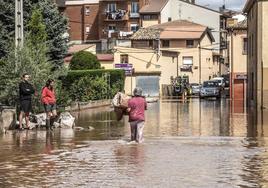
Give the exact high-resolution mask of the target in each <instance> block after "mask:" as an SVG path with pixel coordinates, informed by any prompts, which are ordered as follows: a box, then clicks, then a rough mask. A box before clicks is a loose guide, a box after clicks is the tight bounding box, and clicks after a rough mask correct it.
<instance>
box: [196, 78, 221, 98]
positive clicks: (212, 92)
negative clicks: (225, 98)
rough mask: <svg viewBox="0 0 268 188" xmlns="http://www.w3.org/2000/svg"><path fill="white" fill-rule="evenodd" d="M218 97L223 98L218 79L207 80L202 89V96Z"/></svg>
mask: <svg viewBox="0 0 268 188" xmlns="http://www.w3.org/2000/svg"><path fill="white" fill-rule="evenodd" d="M207 97H216V98H217V99H220V98H221V86H220V85H219V82H218V80H210V81H205V82H204V83H203V85H202V87H201V89H200V98H201V99H202V98H207Z"/></svg>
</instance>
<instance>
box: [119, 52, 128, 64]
mask: <svg viewBox="0 0 268 188" xmlns="http://www.w3.org/2000/svg"><path fill="white" fill-rule="evenodd" d="M120 63H122V64H128V55H127V54H123V55H120Z"/></svg>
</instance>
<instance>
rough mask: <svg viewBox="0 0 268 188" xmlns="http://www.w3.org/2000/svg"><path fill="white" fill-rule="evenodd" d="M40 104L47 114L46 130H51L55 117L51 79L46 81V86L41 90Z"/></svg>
mask: <svg viewBox="0 0 268 188" xmlns="http://www.w3.org/2000/svg"><path fill="white" fill-rule="evenodd" d="M42 103H43V104H44V108H45V112H46V114H47V117H46V128H47V129H49V128H50V129H53V123H54V121H55V119H56V116H57V111H56V96H55V91H54V80H53V79H48V81H47V82H46V86H45V87H44V88H43V89H42Z"/></svg>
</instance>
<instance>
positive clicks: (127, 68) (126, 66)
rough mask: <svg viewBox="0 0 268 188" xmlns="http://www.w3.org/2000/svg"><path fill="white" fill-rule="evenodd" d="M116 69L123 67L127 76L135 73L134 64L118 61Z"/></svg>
mask: <svg viewBox="0 0 268 188" xmlns="http://www.w3.org/2000/svg"><path fill="white" fill-rule="evenodd" d="M115 68H116V69H123V70H124V71H125V75H126V76H130V75H132V73H133V65H132V64H127V63H120V64H119V63H118V64H115Z"/></svg>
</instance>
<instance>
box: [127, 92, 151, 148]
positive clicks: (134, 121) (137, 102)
mask: <svg viewBox="0 0 268 188" xmlns="http://www.w3.org/2000/svg"><path fill="white" fill-rule="evenodd" d="M145 110H147V103H146V100H145V99H144V97H142V89H141V88H135V89H134V97H133V98H132V99H130V100H129V101H128V112H129V123H130V130H131V141H136V142H138V143H141V142H142V141H143V128H144V122H145V115H144V112H145Z"/></svg>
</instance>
